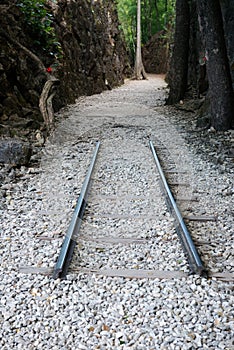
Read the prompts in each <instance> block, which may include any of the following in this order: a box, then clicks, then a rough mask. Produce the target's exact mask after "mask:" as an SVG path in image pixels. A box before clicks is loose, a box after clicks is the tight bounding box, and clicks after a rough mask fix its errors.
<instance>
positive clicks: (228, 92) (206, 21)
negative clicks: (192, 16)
mask: <svg viewBox="0 0 234 350" xmlns="http://www.w3.org/2000/svg"><path fill="white" fill-rule="evenodd" d="M197 5H198V16H199V24H200V30H201V32H202V35H203V39H204V43H205V48H206V60H207V61H206V65H207V76H208V82H209V99H210V111H211V125H212V126H213V127H214V128H215V129H216V130H228V129H229V128H231V126H232V123H233V115H234V94H233V89H232V80H231V73H230V67H229V62H228V57H227V49H226V44H225V37H224V31H223V20H222V13H221V7H220V3H219V0H212V1H207V0H197Z"/></svg>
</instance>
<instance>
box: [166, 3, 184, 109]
mask: <svg viewBox="0 0 234 350" xmlns="http://www.w3.org/2000/svg"><path fill="white" fill-rule="evenodd" d="M188 53H189V4H188V0H177V2H176V28H175V37H174V48H173V53H172V58H171V62H170V69H169V75H168V79H169V87H170V92H169V97H168V99H167V104H174V103H177V102H179V101H180V100H182V99H183V98H184V95H185V91H186V88H187V74H188Z"/></svg>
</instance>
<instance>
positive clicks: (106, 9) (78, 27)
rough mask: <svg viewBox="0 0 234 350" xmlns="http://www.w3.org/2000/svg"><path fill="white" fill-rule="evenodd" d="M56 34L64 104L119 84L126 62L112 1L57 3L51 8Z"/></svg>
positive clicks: (127, 65)
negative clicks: (59, 45)
mask: <svg viewBox="0 0 234 350" xmlns="http://www.w3.org/2000/svg"><path fill="white" fill-rule="evenodd" d="M55 18H56V32H57V34H58V38H59V41H60V42H61V44H62V50H63V53H64V54H63V60H62V65H61V67H60V69H59V77H60V80H61V92H62V94H63V97H64V99H65V101H66V102H71V101H74V99H75V98H76V97H77V96H79V95H82V94H88V95H91V94H94V93H99V92H101V91H103V90H105V89H111V88H112V87H114V86H118V85H120V84H122V83H123V79H124V76H125V74H126V73H127V72H129V63H128V58H127V54H126V48H125V44H124V42H123V40H122V33H121V32H120V30H119V22H118V17H117V12H116V7H115V4H114V2H113V1H109V0H102V1H82V5H81V3H80V2H77V1H66V0H61V1H60V2H59V6H58V7H57V8H56V9H55Z"/></svg>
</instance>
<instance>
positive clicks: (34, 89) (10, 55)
mask: <svg viewBox="0 0 234 350" xmlns="http://www.w3.org/2000/svg"><path fill="white" fill-rule="evenodd" d="M16 3H17V2H15V1H14V2H13V1H11V0H1V4H0V22H1V28H0V136H1V134H2V135H7V136H9V137H14V136H15V135H16V134H18V130H19V129H21V130H24V136H27V135H28V133H27V132H26V129H34V130H35V129H38V128H39V127H40V125H42V123H43V118H42V116H41V113H40V111H39V97H40V95H41V93H42V89H43V86H44V84H45V82H46V81H47V80H48V79H49V78H50V77H51V75H50V74H49V73H48V72H47V70H46V68H48V67H49V66H51V65H52V67H53V63H54V61H55V56H53V57H51V54H50V52H49V50H47V51H46V50H45V47H43V46H42V45H41V44H40V43H39V42H38V40H37V38H36V37H35V31H34V33H33V31H32V28H31V27H30V25H29V24H28V23H27V22H26V21H25V17H24V16H25V15H24V13H23V12H22V11H21V10H20V7H19V6H17V5H16ZM19 3H20V2H19ZM81 3H82V5H81ZM47 6H48V11H49V12H51V14H52V13H53V11H54V26H55V29H56V32H57V35H58V39H59V41H60V43H61V46H62V52H61V54H60V57H59V58H58V57H56V60H57V61H56V63H57V66H58V68H57V69H56V70H54V69H53V70H52V74H53V75H55V77H56V78H58V79H59V80H60V87H61V88H60V89H59V90H58V92H57V95H56V98H54V100H53V102H54V107H55V109H56V110H58V109H59V108H60V107H62V106H63V105H65V104H66V103H71V102H74V100H75V98H77V97H78V96H80V95H87V94H93V93H98V92H101V91H102V90H104V89H108V88H109V89H110V88H111V87H113V86H116V85H120V84H121V83H123V77H124V73H125V71H126V67H128V62H127V55H126V50H125V46H124V44H123V40H122V38H121V32H120V30H119V23H118V19H117V12H116V8H115V5H114V2H112V1H107V0H106V1H104V0H103V1H98V2H96V1H89V0H84V1H82V2H79V1H78V2H77V1H68V0H60V1H57V5H56V4H55V3H54V2H52V1H48V2H47Z"/></svg>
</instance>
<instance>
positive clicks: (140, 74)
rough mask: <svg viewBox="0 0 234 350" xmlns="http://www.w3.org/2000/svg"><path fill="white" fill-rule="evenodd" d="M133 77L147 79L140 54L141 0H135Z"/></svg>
mask: <svg viewBox="0 0 234 350" xmlns="http://www.w3.org/2000/svg"><path fill="white" fill-rule="evenodd" d="M135 79H137V80H140V79H147V76H146V72H145V68H144V66H143V62H142V56H141V0H137V49H136V61H135Z"/></svg>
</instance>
